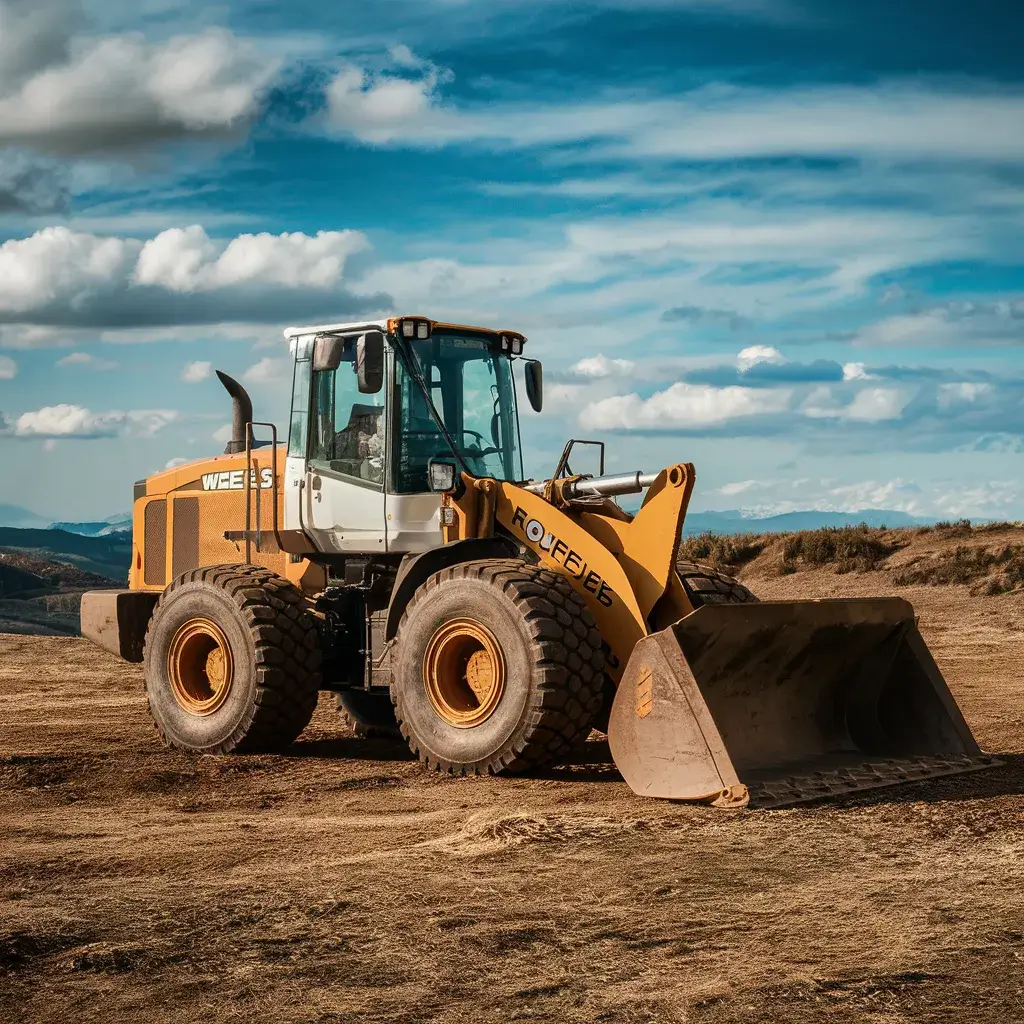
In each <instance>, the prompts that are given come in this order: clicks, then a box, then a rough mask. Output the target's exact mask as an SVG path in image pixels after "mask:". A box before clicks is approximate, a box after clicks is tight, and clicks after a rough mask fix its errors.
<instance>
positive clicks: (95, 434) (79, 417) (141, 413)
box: [12, 404, 178, 439]
mask: <svg viewBox="0 0 1024 1024" xmlns="http://www.w3.org/2000/svg"><path fill="white" fill-rule="evenodd" d="M177 417H178V414H177V412H175V411H173V410H169V409H141V410H135V411H132V412H119V411H112V412H101V413H96V412H92V411H90V410H89V409H86V408H85V407H84V406H81V405H66V404H62V405H49V406H45V407H44V408H42V409H36V410H35V411H33V412H26V413H22V414H21V415H20V416H18V417H17V418H16V419H15V420H14V422H13V430H12V433H13V434H14V436H16V437H43V438H78V439H90V438H99V437H116V436H118V435H131V436H136V437H152V436H153V435H154V434H156V433H158V432H159V431H160V430H162V429H163V428H164V427H166V426H168V425H169V424H170V423H173V422H174V421H175V420H176V419H177Z"/></svg>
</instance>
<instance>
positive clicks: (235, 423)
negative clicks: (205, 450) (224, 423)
mask: <svg viewBox="0 0 1024 1024" xmlns="http://www.w3.org/2000/svg"><path fill="white" fill-rule="evenodd" d="M217 379H218V380H219V381H220V382H221V384H223V385H224V390H225V391H227V393H228V394H229V395H230V396H231V440H230V441H228V443H227V445H226V446H225V448H224V454H225V455H237V454H238V453H239V452H244V451H245V439H246V431H247V429H248V427H249V424H250V423H252V399H250V398H249V395H248V393H247V392H246V390H245V388H243V387H242V385H241V384H239V383H238V381H237V380H235V378H234V377H229V376H228V375H227V374H226V373H222V372H221V371H220V370H218V371H217Z"/></svg>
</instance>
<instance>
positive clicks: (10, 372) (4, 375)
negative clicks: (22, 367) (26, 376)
mask: <svg viewBox="0 0 1024 1024" xmlns="http://www.w3.org/2000/svg"><path fill="white" fill-rule="evenodd" d="M17 375H18V364H17V363H16V362H15V361H14V360H13V359H12V358H11V357H10V356H0V380H14V378H15V377H16V376H17Z"/></svg>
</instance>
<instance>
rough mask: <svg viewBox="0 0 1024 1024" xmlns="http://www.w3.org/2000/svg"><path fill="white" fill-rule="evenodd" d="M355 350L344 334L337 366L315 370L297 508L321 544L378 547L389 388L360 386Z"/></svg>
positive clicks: (382, 541) (383, 533) (383, 535)
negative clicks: (369, 389) (372, 391)
mask: <svg viewBox="0 0 1024 1024" xmlns="http://www.w3.org/2000/svg"><path fill="white" fill-rule="evenodd" d="M355 349H356V339H355V338H354V337H352V338H346V339H345V342H344V347H343V350H342V356H341V362H340V363H339V365H338V368H337V369H336V370H320V371H316V372H314V374H313V388H312V409H311V413H312V415H311V417H310V438H309V457H308V461H307V468H306V479H305V486H304V487H303V488H302V499H301V500H302V503H303V505H304V508H303V510H302V511H303V519H304V524H305V528H306V532H307V533H308V534H309V535H310V536H311V537H312V538H313V540H314V542H315V543H316V545H317V547H318V548H319V549H320V550H321V551H336V552H351V553H353V554H356V553H365V554H377V553H380V552H383V551H385V550H386V547H387V529H386V527H387V523H386V510H385V497H384V480H385V453H386V452H387V443H386V442H387V416H386V413H385V408H386V394H387V392H386V388H382V389H381V390H380V392H378V393H377V394H375V395H367V394H361V393H360V391H359V381H358V378H357V376H356V363H355Z"/></svg>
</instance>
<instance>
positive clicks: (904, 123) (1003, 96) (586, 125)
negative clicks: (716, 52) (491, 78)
mask: <svg viewBox="0 0 1024 1024" xmlns="http://www.w3.org/2000/svg"><path fill="white" fill-rule="evenodd" d="M443 80H444V75H443V73H441V72H439V71H438V69H436V68H433V67H430V68H429V69H428V70H427V72H426V73H423V74H421V75H420V77H417V78H410V77H406V76H399V75H395V74H382V73H378V72H373V71H371V70H369V69H365V68H361V67H356V66H354V65H348V66H346V67H345V68H343V69H342V70H341V71H340V72H339V73H338V75H337V77H336V78H335V79H334V81H333V82H331V84H330V86H329V87H328V91H327V98H328V113H329V119H328V123H329V124H330V126H332V127H333V128H334V129H335V130H339V131H342V132H344V133H346V134H349V135H352V136H354V137H356V138H357V139H360V140H361V141H363V142H368V143H372V144H395V145H402V146H406V147H409V146H427V147H429V146H443V145H448V144H453V143H463V144H476V145H481V146H485V147H487V148H492V149H503V148H506V147H508V146H510V145H513V146H522V147H530V146H545V145H559V144H564V143H570V142H582V141H589V142H593V143H599V144H601V148H600V149H599V151H598V152H599V154H604V155H613V156H615V157H619V158H622V159H626V160H649V159H651V158H652V157H653V158H659V159H698V160H729V159H742V158H747V157H780V156H793V155H798V154H801V155H806V156H819V157H862V158H874V159H879V158H882V159H891V160H910V159H928V158H942V157H947V158H950V159H953V160H956V161H963V160H970V159H976V160H991V161H1007V160H1009V161H1021V160H1024V135H1022V133H1021V132H1020V130H1019V126H1020V124H1021V123H1022V122H1024V94H1022V93H1021V92H1020V91H1019V90H1017V91H1014V90H1006V89H997V88H995V87H991V86H990V87H988V88H986V87H985V86H984V85H976V86H973V87H972V88H970V89H966V88H961V87H959V86H958V85H956V84H936V85H933V86H931V87H928V86H922V85H919V84H916V83H910V82H900V81H882V82H876V83H872V84H871V85H866V86H842V85H839V86H837V85H812V86H799V87H793V88H789V89H772V90H767V89H758V88H749V87H738V86H732V85H723V84H711V85H708V86H704V87H701V88H697V89H694V90H691V91H690V92H688V93H686V94H684V95H683V96H681V97H673V98H671V99H665V98H660V97H651V98H640V99H628V100H627V99H620V98H618V97H616V96H613V95H611V94H610V93H609V94H606V95H605V96H604V97H598V98H596V99H593V100H588V101H585V102H579V103H562V104H559V105H557V106H556V105H554V104H544V103H540V104H537V103H533V104H528V103H524V102H520V101H507V102H495V101H493V100H492V101H490V102H489V103H487V105H486V107H484V106H482V105H474V106H469V105H466V106H464V107H463V108H461V109H459V108H458V107H456V106H454V105H452V104H450V103H446V102H445V101H444V100H443V98H442V96H441V92H440V88H439V86H440V84H441V83H442V82H443Z"/></svg>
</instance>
